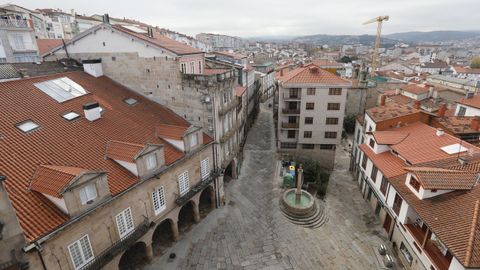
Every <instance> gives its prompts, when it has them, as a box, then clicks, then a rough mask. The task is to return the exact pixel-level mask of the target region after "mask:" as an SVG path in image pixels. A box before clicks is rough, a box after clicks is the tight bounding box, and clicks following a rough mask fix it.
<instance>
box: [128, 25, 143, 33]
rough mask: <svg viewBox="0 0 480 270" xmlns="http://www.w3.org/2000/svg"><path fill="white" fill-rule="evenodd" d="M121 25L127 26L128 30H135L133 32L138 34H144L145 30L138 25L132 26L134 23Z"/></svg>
mask: <svg viewBox="0 0 480 270" xmlns="http://www.w3.org/2000/svg"><path fill="white" fill-rule="evenodd" d="M122 27H124V28H127V29H128V30H130V31H132V32H135V33H140V34H146V33H147V31H145V30H143V29H142V28H140V27H137V26H134V25H122Z"/></svg>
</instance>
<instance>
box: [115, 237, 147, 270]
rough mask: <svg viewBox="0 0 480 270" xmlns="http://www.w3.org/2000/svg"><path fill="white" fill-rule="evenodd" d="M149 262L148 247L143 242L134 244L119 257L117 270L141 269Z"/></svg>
mask: <svg viewBox="0 0 480 270" xmlns="http://www.w3.org/2000/svg"><path fill="white" fill-rule="evenodd" d="M150 260H151V257H150V255H149V251H148V247H147V245H146V244H145V243H144V242H136V243H135V244H133V245H132V246H130V247H129V248H128V249H127V250H126V251H125V252H124V253H123V254H122V257H120V261H119V263H118V269H119V270H134V269H141V268H142V266H143V265H145V264H147V263H148V262H149V261H150Z"/></svg>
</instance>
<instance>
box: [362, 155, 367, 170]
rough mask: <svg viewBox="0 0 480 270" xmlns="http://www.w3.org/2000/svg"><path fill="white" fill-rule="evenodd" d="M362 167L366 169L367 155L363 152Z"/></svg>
mask: <svg viewBox="0 0 480 270" xmlns="http://www.w3.org/2000/svg"><path fill="white" fill-rule="evenodd" d="M362 168H363V169H364V170H365V169H367V156H366V155H365V154H363V159H362Z"/></svg>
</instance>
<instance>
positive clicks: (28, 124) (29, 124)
mask: <svg viewBox="0 0 480 270" xmlns="http://www.w3.org/2000/svg"><path fill="white" fill-rule="evenodd" d="M16 127H17V128H18V129H20V130H21V131H23V132H24V133H27V132H30V131H33V130H35V129H37V128H39V127H40V126H39V125H38V124H36V123H34V122H33V121H32V120H27V121H24V122H22V123H20V124H17V125H16Z"/></svg>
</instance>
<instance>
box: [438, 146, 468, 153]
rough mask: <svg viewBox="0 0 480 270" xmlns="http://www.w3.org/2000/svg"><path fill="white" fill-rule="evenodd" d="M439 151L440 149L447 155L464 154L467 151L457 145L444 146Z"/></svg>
mask: <svg viewBox="0 0 480 270" xmlns="http://www.w3.org/2000/svg"><path fill="white" fill-rule="evenodd" d="M440 149H442V151H443V152H445V153H447V154H449V155H453V154H458V153H462V152H466V151H467V150H468V149H467V148H465V147H463V146H461V145H460V144H459V143H456V144H452V145H447V146H444V147H442V148H440Z"/></svg>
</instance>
